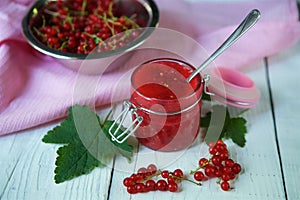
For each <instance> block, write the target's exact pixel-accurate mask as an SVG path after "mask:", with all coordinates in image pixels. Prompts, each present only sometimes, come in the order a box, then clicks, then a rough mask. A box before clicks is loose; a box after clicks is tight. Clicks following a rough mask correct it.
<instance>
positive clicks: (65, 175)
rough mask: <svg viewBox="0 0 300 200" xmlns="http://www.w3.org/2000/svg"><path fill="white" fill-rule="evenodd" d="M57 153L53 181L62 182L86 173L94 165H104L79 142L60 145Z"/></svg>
mask: <svg viewBox="0 0 300 200" xmlns="http://www.w3.org/2000/svg"><path fill="white" fill-rule="evenodd" d="M57 154H58V157H57V158H56V162H55V164H56V168H55V170H54V172H55V176H54V180H55V183H62V182H64V181H66V180H70V179H72V178H75V177H78V176H80V175H82V174H88V173H89V172H90V171H92V170H93V169H94V168H95V167H103V166H104V165H102V164H101V162H100V161H99V160H97V159H95V158H94V157H93V156H92V155H91V154H90V153H89V152H88V151H87V149H86V148H85V147H84V146H83V145H82V144H80V143H71V144H68V145H66V146H63V147H60V148H59V149H58V150H57Z"/></svg>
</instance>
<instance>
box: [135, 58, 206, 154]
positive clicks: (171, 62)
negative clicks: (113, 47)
mask: <svg viewBox="0 0 300 200" xmlns="http://www.w3.org/2000/svg"><path fill="white" fill-rule="evenodd" d="M194 70H195V68H194V67H193V66H191V65H189V64H188V63H185V62H183V61H180V60H176V59H169V58H168V59H155V60H151V61H148V62H146V63H144V64H142V65H141V66H139V67H138V68H136V70H135V71H134V72H133V74H132V77H131V84H132V95H131V99H130V101H131V103H133V104H134V105H135V106H136V107H137V108H138V111H137V113H138V114H139V115H140V116H142V117H143V122H142V123H141V125H140V126H139V127H138V128H137V130H136V132H135V135H136V137H137V139H138V140H139V141H140V143H141V144H143V145H145V146H147V147H149V148H151V149H154V150H159V151H177V150H181V149H184V148H187V147H189V146H190V145H191V144H192V143H193V141H194V140H195V138H196V137H197V135H198V132H199V127H200V111H201V104H202V101H201V97H202V91H203V84H202V82H201V76H200V75H197V76H196V77H195V78H193V80H192V81H191V82H189V83H188V82H187V81H186V79H187V77H188V76H189V75H190V74H191V73H192V72H193V71H194Z"/></svg>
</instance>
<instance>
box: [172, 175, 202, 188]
mask: <svg viewBox="0 0 300 200" xmlns="http://www.w3.org/2000/svg"><path fill="white" fill-rule="evenodd" d="M171 177H172V178H174V179H176V180H180V181H188V182H190V183H193V184H195V185H198V186H202V184H201V183H199V182H195V181H192V180H190V179H188V178H186V177H182V178H180V177H177V176H173V175H171Z"/></svg>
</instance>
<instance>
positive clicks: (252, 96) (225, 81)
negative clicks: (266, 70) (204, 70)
mask: <svg viewBox="0 0 300 200" xmlns="http://www.w3.org/2000/svg"><path fill="white" fill-rule="evenodd" d="M208 74H209V75H210V81H209V86H208V89H209V91H210V92H211V93H213V94H215V95H214V97H213V98H214V99H216V100H217V101H220V102H222V103H226V104H228V105H231V106H234V107H238V108H252V107H254V106H255V105H256V103H257V102H258V100H259V98H260V92H259V90H258V89H257V88H256V86H255V84H254V82H253V81H252V80H251V79H250V78H249V77H248V76H246V75H245V74H243V73H241V72H239V71H237V70H234V69H230V68H226V67H215V68H213V69H212V70H210V71H209V72H208Z"/></svg>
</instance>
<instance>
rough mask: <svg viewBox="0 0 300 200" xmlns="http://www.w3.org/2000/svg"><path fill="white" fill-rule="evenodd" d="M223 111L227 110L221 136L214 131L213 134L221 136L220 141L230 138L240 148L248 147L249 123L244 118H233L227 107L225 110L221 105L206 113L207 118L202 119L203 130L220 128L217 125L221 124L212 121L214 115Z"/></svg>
mask: <svg viewBox="0 0 300 200" xmlns="http://www.w3.org/2000/svg"><path fill="white" fill-rule="evenodd" d="M222 109H223V110H224V109H226V117H225V120H224V125H223V127H222V131H221V134H220V133H217V132H214V131H211V132H212V133H214V134H220V136H219V139H229V138H230V139H231V140H232V141H233V142H234V143H235V144H237V145H238V146H240V147H244V146H245V145H246V133H247V126H246V123H247V121H246V119H244V118H243V117H231V116H230V113H229V111H228V108H227V107H226V108H225V107H224V106H221V105H214V106H212V109H211V111H210V112H208V113H206V116H204V117H201V121H200V124H201V125H200V126H201V127H202V128H206V129H207V128H211V129H212V130H214V128H215V127H217V126H218V124H216V123H220V122H219V121H217V122H214V121H211V117H212V114H213V113H215V114H218V112H222ZM243 113H244V112H243ZM212 138H214V137H212Z"/></svg>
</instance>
